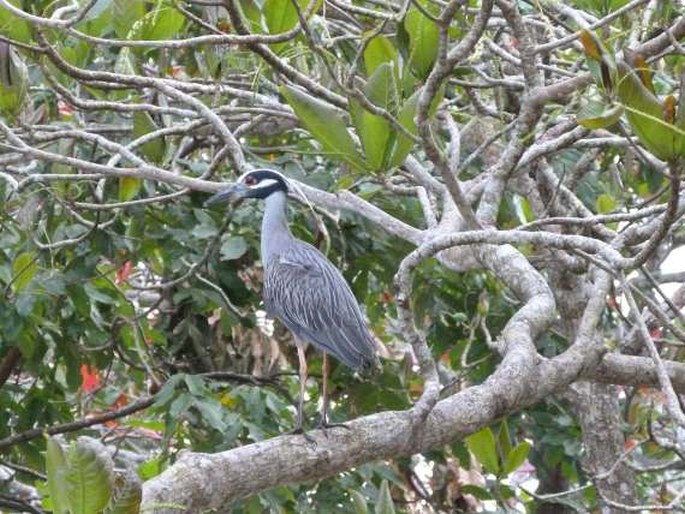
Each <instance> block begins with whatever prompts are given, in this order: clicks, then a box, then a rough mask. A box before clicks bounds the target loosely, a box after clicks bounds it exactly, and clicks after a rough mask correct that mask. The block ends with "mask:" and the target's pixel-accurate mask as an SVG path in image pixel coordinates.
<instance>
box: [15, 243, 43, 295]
mask: <svg viewBox="0 0 685 514" xmlns="http://www.w3.org/2000/svg"><path fill="white" fill-rule="evenodd" d="M36 259H37V256H36V254H35V253H33V252H24V253H20V254H19V255H17V257H16V259H14V262H13V263H12V289H13V290H14V292H16V293H18V292H19V291H21V290H23V289H24V288H25V287H26V286H27V285H29V284H30V283H31V280H33V277H35V276H36V273H38V263H37V262H36Z"/></svg>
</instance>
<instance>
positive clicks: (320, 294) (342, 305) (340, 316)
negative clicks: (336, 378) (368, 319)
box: [264, 240, 376, 369]
mask: <svg viewBox="0 0 685 514" xmlns="http://www.w3.org/2000/svg"><path fill="white" fill-rule="evenodd" d="M264 302H265V304H266V308H267V311H268V312H269V314H271V315H273V316H275V317H277V318H278V319H280V320H281V321H282V322H283V324H284V325H285V326H286V327H288V329H289V330H290V331H291V332H293V334H295V336H297V337H299V338H300V339H302V340H304V341H307V342H309V343H311V344H313V345H314V346H316V347H317V348H318V349H319V350H321V351H323V352H326V353H328V354H330V355H333V356H335V357H336V358H338V359H339V360H341V361H342V362H344V363H345V364H346V365H348V366H349V367H351V368H353V369H359V368H361V367H365V366H369V365H372V364H373V363H374V362H375V361H376V356H375V348H374V342H373V339H372V338H371V334H370V333H369V329H368V328H367V326H366V323H365V321H364V317H363V315H362V313H361V310H360V309H359V305H358V304H357V300H356V299H355V297H354V295H353V294H352V291H351V290H350V287H349V285H348V284H347V282H346V281H345V279H344V278H343V276H342V274H341V273H340V271H339V270H338V269H337V268H336V267H335V266H333V264H331V263H330V262H329V261H328V259H326V257H324V255H323V254H322V253H321V252H319V250H317V249H316V248H314V247H313V246H311V245H309V244H307V243H305V242H302V241H298V240H295V241H294V244H293V245H291V246H290V248H288V249H287V250H285V251H284V252H282V253H281V254H280V255H273V256H272V258H270V259H269V262H268V263H267V266H266V270H265V277H264Z"/></svg>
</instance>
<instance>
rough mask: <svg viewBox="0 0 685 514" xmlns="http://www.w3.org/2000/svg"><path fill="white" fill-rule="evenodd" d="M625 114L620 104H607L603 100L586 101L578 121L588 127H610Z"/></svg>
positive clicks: (577, 117) (577, 118)
mask: <svg viewBox="0 0 685 514" xmlns="http://www.w3.org/2000/svg"><path fill="white" fill-rule="evenodd" d="M622 115H623V107H621V106H620V105H607V104H605V103H603V102H597V101H589V102H587V103H585V104H584V105H583V106H582V107H581V109H580V112H579V113H578V115H577V116H576V121H578V124H579V125H580V126H582V127H585V128H587V129H601V128H608V127H611V126H612V125H614V124H616V123H617V122H618V120H620V119H621V116H622Z"/></svg>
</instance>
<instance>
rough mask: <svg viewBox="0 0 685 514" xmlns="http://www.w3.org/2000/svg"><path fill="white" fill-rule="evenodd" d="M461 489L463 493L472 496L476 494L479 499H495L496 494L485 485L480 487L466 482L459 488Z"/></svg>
mask: <svg viewBox="0 0 685 514" xmlns="http://www.w3.org/2000/svg"><path fill="white" fill-rule="evenodd" d="M459 491H460V492H461V493H462V494H470V495H471V496H475V497H476V498H478V499H479V500H492V499H494V496H493V495H492V493H491V492H490V491H488V490H487V489H485V488H483V487H479V486H477V485H471V484H465V485H462V486H461V487H460V489H459Z"/></svg>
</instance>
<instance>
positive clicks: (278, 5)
mask: <svg viewBox="0 0 685 514" xmlns="http://www.w3.org/2000/svg"><path fill="white" fill-rule="evenodd" d="M298 3H299V5H300V6H301V5H302V3H301V2H298ZM262 13H263V15H264V21H265V22H266V26H267V28H268V29H269V33H270V34H280V33H281V32H287V31H289V30H290V29H292V28H293V27H294V26H295V25H296V24H297V22H298V19H297V11H296V10H295V6H294V5H293V4H292V1H291V0H266V1H265V2H264V6H263V7H262Z"/></svg>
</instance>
